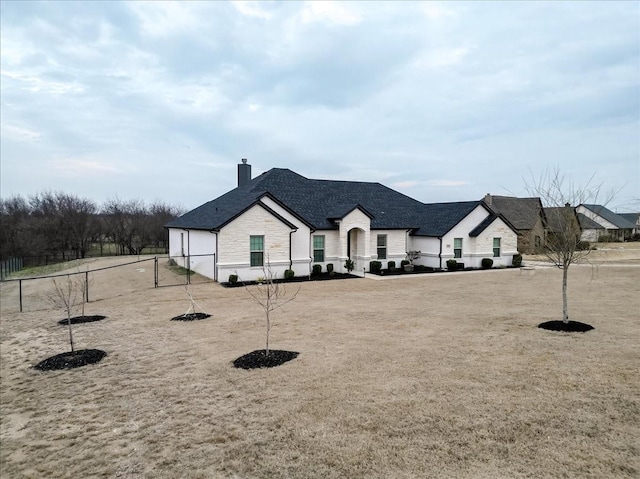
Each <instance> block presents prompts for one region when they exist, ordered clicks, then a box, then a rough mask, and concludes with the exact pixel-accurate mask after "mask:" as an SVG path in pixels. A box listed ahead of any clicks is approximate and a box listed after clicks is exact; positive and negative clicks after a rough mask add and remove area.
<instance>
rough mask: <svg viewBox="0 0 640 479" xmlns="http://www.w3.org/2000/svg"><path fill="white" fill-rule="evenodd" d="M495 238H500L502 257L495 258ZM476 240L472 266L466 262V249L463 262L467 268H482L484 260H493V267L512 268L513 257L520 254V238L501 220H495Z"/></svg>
mask: <svg viewBox="0 0 640 479" xmlns="http://www.w3.org/2000/svg"><path fill="white" fill-rule="evenodd" d="M493 238H500V257H497V258H494V257H493ZM471 239H475V245H474V250H473V251H472V252H471V254H470V255H469V261H471V264H469V265H467V263H466V262H465V261H466V259H465V256H464V249H463V260H465V261H463V262H464V263H465V266H471V267H474V268H480V267H481V266H482V258H491V259H492V260H493V266H511V264H512V262H513V255H514V254H518V236H517V235H516V234H515V233H514V232H513V230H512V229H511V228H509V227H508V226H507V225H506V224H505V223H504V222H503V221H502V220H501V219H500V218H498V219H497V220H495V221H494V222H493V223H491V225H489V227H488V228H487V229H485V230H484V231H483V232H482V233H480V234H479V235H478V236H477V237H476V238H471Z"/></svg>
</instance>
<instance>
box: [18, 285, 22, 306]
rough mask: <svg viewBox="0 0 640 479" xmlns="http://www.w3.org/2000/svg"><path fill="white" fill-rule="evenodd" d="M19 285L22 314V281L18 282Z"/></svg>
mask: <svg viewBox="0 0 640 479" xmlns="http://www.w3.org/2000/svg"><path fill="white" fill-rule="evenodd" d="M18 284H19V285H20V312H21V313H22V280H21V279H20V280H18Z"/></svg>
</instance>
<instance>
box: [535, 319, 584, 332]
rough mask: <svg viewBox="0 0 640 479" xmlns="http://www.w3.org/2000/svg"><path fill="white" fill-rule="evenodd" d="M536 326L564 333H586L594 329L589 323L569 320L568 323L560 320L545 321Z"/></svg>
mask: <svg viewBox="0 0 640 479" xmlns="http://www.w3.org/2000/svg"><path fill="white" fill-rule="evenodd" d="M538 327H539V328H542V329H547V330H549V331H562V332H564V333H586V332H587V331H591V330H592V329H594V328H593V326H591V325H590V324H587V323H581V322H580V321H569V322H568V323H564V322H562V321H547V322H546V323H540V324H539V325H538Z"/></svg>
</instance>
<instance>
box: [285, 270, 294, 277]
mask: <svg viewBox="0 0 640 479" xmlns="http://www.w3.org/2000/svg"><path fill="white" fill-rule="evenodd" d="M295 275H296V273H295V271H293V270H292V269H285V270H284V279H293V277H294V276H295Z"/></svg>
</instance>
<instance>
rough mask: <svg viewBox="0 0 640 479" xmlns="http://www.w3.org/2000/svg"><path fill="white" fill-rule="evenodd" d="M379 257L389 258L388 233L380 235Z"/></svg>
mask: <svg viewBox="0 0 640 479" xmlns="http://www.w3.org/2000/svg"><path fill="white" fill-rule="evenodd" d="M378 259H387V235H378Z"/></svg>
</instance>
